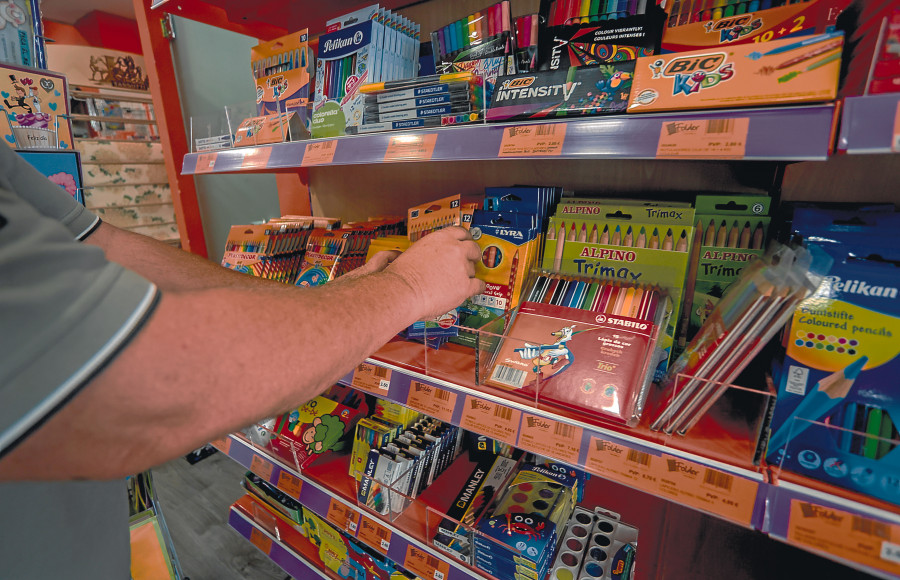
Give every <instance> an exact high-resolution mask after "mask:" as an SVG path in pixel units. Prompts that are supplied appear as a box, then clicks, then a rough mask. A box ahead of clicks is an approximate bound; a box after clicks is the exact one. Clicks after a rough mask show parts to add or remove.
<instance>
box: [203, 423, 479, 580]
mask: <svg viewBox="0 0 900 580" xmlns="http://www.w3.org/2000/svg"><path fill="white" fill-rule="evenodd" d="M213 444H214V445H215V446H216V447H217V448H218V449H219V450H220V451H222V452H223V453H226V454H227V455H228V456H229V457H231V458H232V459H234V460H235V461H237V462H238V463H239V464H241V465H243V466H244V467H246V468H247V469H249V470H251V471H253V473H255V474H256V475H258V476H259V477H261V478H262V479H264V480H266V481H268V482H269V483H271V484H272V485H275V486H277V487H278V488H279V489H281V490H282V491H284V492H285V493H287V494H288V495H289V496H291V497H292V498H294V499H296V500H298V501H299V502H300V503H301V504H302V505H303V506H304V508H307V509H310V510H312V511H313V512H315V513H316V514H317V515H319V516H320V517H321V518H323V519H324V520H326V521H328V522H330V523H332V524H333V525H335V526H336V527H338V528H340V529H341V531H343V532H345V533H347V534H349V535H350V536H352V537H354V538H357V539H358V540H359V541H361V542H363V543H365V544H366V545H368V546H369V547H371V548H373V549H374V550H376V551H378V552H379V553H381V554H384V555H385V556H387V557H388V558H389V559H391V560H393V561H394V562H397V563H399V564H401V565H403V564H404V563H405V562H407V561H408V560H409V559H410V558H412V557H413V556H412V555H411V553H410V552H411V551H417V552H418V554H417V555H421V554H425V555H427V556H433V557H434V558H436V559H437V561H438V562H441V563H439V564H438V566H439V569H440V571H441V572H442V573H443V574H444V578H445V580H464V579H469V578H481V577H482V576H480V575H479V574H478V573H477V572H476V571H475V570H474V569H472V568H469V567H467V566H464V565H463V564H461V563H459V562H457V561H456V560H454V559H453V558H450V557H447V556H446V555H445V554H442V553H441V552H439V551H437V550H436V549H434V548H432V547H430V546H428V545H427V543H426V542H425V541H423V540H421V539H417V538H416V537H414V535H413V534H415V533H418V535H419V536H421V537H423V538H424V537H425V536H426V532H425V528H426V520H427V516H426V511H427V508H426V506H425V504H424V503H422V502H416V503H414V504H412V505H411V506H409V507H408V508H407V509H406V511H405V512H404V513H403V514H401V515H400V516H399V517H397V518H396V519H394V520H391V521H390V522H388V521H386V520H384V519H382V518H381V517H379V516H376V515H375V514H373V513H371V512H369V511H368V510H365V509H362V508H360V507H359V506H358V505H357V503H356V501H355V498H351V497H350V496H351V495H352V494H354V493H355V491H354V490H350V489H349V485H350V482H352V481H353V480H352V478H351V477H350V476H349V475H348V471H349V458H348V457H347V456H337V457H335V458H332V459H331V460H329V459H328V458H323V459H320V460H318V461H317V462H316V464H315V466H314V468H311V469H313V471H315V477H313V476H312V475H311V474H310V473H300V472H299V471H298V470H296V469H295V468H294V467H290V466H288V465H287V464H285V463H284V462H282V461H280V460H278V459H276V458H274V457H273V456H271V455H269V454H268V453H266V452H265V451H264V450H262V449H259V448H256V447H254V446H253V445H252V443H250V442H249V441H248V440H247V439H245V438H243V437H242V436H239V435H230V436H228V437H226V438H225V439H221V440H218V441H216V442H214V443H213ZM308 471H309V470H308ZM320 482H328V487H326V486H325V485H323V483H320ZM345 487H346V488H347V489H343V488H345ZM337 488H341V489H337ZM233 511H234V510H232V512H233ZM233 517H234V514H232V516H230V520H231V519H232V518H233ZM248 525H249V524H248ZM371 530H376V531H377V533H376V534H374V535H372V534H367V531H371ZM404 530H406V531H404ZM410 530H413V534H411V533H409V531H410ZM239 531H240V530H239ZM269 535H270V536H271V535H272V534H271V533H270V534H269ZM369 536H371V538H370V537H369ZM376 538H377V541H375V539H376ZM273 559H274V558H273ZM442 562H446V564H443V563H442ZM276 563H278V564H279V565H281V563H280V562H278V561H276ZM285 569H286V570H287V568H285Z"/></svg>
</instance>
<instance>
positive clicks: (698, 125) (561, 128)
mask: <svg viewBox="0 0 900 580" xmlns="http://www.w3.org/2000/svg"><path fill="white" fill-rule="evenodd" d="M836 116H837V107H836V106H835V105H834V103H825V104H819V105H808V106H798V107H778V108H761V109H742V110H721V111H689V112H683V113H677V114H647V115H624V116H622V115H619V116H609V117H602V118H593V119H574V120H558V121H553V122H547V123H535V122H530V123H490V124H485V123H482V124H473V125H461V126H457V127H446V128H441V129H419V130H413V131H392V132H384V133H373V134H369V135H357V136H348V137H340V138H334V139H312V140H308V141H294V142H288V143H278V144H274V145H263V146H257V147H237V148H232V149H223V150H219V151H212V152H206V153H189V154H187V155H185V157H184V162H183V165H182V174H184V175H197V174H203V173H235V172H242V171H275V170H290V169H300V168H308V167H315V166H319V165H356V164H370V163H391V162H402V161H473V160H491V159H515V158H519V159H532V158H550V159H726V160H771V161H808V160H824V159H826V158H827V157H828V155H829V154H830V153H831V144H832V142H833V133H834V128H835V123H836ZM690 127H692V128H693V129H694V132H693V133H691V136H690V139H688V136H687V135H688V133H689V132H688V131H684V130H682V129H687V128H690ZM698 139H699V141H698Z"/></svg>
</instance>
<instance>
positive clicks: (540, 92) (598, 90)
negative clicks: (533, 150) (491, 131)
mask: <svg viewBox="0 0 900 580" xmlns="http://www.w3.org/2000/svg"><path fill="white" fill-rule="evenodd" d="M634 63H635V61H633V60H631V61H626V62H616V63H610V64H603V65H600V66H594V67H579V68H576V67H572V68H570V69H568V70H556V71H537V72H534V73H526V74H519V75H513V76H506V77H501V78H500V79H498V80H497V87H496V89H495V90H494V94H493V96H492V97H491V106H490V108H489V109H488V110H487V111H486V112H485V118H486V119H487V120H488V121H509V120H517V119H524V120H533V119H553V118H557V117H573V116H583V115H601V114H609V113H622V112H625V109H626V107H627V106H628V96H629V94H630V93H631V83H632V77H633V76H634Z"/></svg>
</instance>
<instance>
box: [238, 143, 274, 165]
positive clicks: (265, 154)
mask: <svg viewBox="0 0 900 580" xmlns="http://www.w3.org/2000/svg"><path fill="white" fill-rule="evenodd" d="M271 156H272V148H271V147H251V148H248V149H245V150H244V158H243V159H242V160H241V169H265V167H266V166H267V165H268V164H269V157H271Z"/></svg>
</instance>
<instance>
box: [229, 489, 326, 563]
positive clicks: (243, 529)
mask: <svg viewBox="0 0 900 580" xmlns="http://www.w3.org/2000/svg"><path fill="white" fill-rule="evenodd" d="M264 511H265V508H264V507H262V506H260V505H259V504H257V503H256V502H255V501H254V500H253V499H252V498H251V497H250V496H246V495H245V496H243V497H241V498H240V499H239V500H238V501H237V502H235V503H234V504H233V505H232V506H231V508H230V509H229V510H228V525H229V526H231V527H232V529H234V530H235V531H236V532H237V533H239V534H240V535H242V536H244V537H245V538H247V539H248V540H250V543H252V544H253V545H254V546H256V547H257V548H258V549H259V550H260V551H261V552H262V553H263V554H265V555H266V556H267V557H268V558H269V559H271V560H272V561H273V562H275V563H276V564H277V565H278V566H280V567H281V569H282V570H284V571H285V572H287V573H288V574H290V575H291V576H292V577H294V578H324V579H325V580H336V579H337V578H338V577H337V575H335V574H330V573H329V572H327V571H326V570H327V569H326V568H325V565H324V564H323V563H322V561H321V559H319V555H318V549H317V548H316V547H315V546H313V545H312V543H311V542H310V541H309V540H307V539H306V538H304V537H303V536H302V535H301V534H300V532H298V531H296V530H293V529H291V528H289V526H287V525H284V524H282V525H278V524H275V523H273V520H274V516H268V517H267V516H266V515H262V516H261V517H260V514H262V513H263V512H264ZM254 515H256V517H254ZM261 520H265V521H261Z"/></svg>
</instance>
